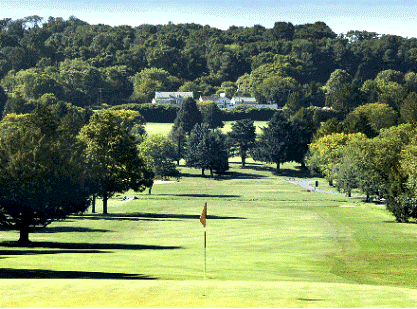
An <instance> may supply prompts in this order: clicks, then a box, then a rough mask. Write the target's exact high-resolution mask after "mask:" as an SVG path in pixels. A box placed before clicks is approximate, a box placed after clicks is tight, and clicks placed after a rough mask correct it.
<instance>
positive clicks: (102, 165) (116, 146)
mask: <svg viewBox="0 0 417 309" xmlns="http://www.w3.org/2000/svg"><path fill="white" fill-rule="evenodd" d="M136 113H137V112H136ZM137 114H138V113H137ZM131 121H132V117H131V113H127V112H123V111H103V112H97V113H95V114H94V115H93V116H92V117H91V118H90V121H89V123H88V124H87V125H85V126H84V127H83V128H82V129H81V132H80V134H79V136H78V138H79V139H80V141H82V142H84V143H85V144H86V145H87V148H86V160H87V163H88V165H89V168H90V171H91V172H90V176H91V179H92V182H93V183H94V184H95V186H96V193H97V195H98V196H101V197H102V198H103V213H107V199H108V198H109V197H111V196H112V195H113V194H115V193H116V192H124V191H126V190H129V189H133V190H135V191H143V190H144V189H145V187H146V186H149V185H150V181H151V178H152V175H151V174H150V172H149V171H148V170H147V169H146V167H145V165H144V162H143V161H142V159H140V158H139V153H138V149H137V148H136V144H135V141H134V139H133V138H132V136H130V134H129V123H130V122H131Z"/></svg>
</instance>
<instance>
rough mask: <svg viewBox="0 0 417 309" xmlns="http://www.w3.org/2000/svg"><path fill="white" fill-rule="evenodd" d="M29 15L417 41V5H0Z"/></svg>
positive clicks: (268, 0) (138, 1)
mask: <svg viewBox="0 0 417 309" xmlns="http://www.w3.org/2000/svg"><path fill="white" fill-rule="evenodd" d="M30 15H39V16H41V17H44V18H45V21H46V20H47V19H48V17H49V16H53V17H62V18H64V19H68V18H69V16H71V15H74V16H75V17H77V18H79V19H81V20H83V21H86V22H88V23H89V24H106V25H111V26H118V25H130V26H132V27H135V26H138V25H141V24H153V25H156V24H166V23H168V22H173V23H174V24H179V23H196V24H201V25H210V26H212V27H216V28H219V29H223V30H226V29H228V28H229V27H230V26H247V27H252V26H253V25H262V26H264V27H266V28H272V27H273V25H274V23H275V22H276V21H284V22H291V23H293V24H294V25H298V24H305V23H314V22H316V21H323V22H325V23H326V24H327V25H328V26H329V27H330V28H331V29H332V30H333V31H334V32H336V33H346V32H348V31H349V30H367V31H369V32H377V33H379V34H395V35H400V36H403V37H410V38H411V37H417V1H415V0H413V1H406V0H402V1H400V0H391V1H387V0H378V1H373V0H372V1H359V0H339V1H337V0H328V1H323V0H313V1H307V0H283V1H280V0H276V1H272V0H239V1H232V0H211V1H203V0H177V1H169V0H158V1H152V0H72V1H69V0H0V19H3V18H12V19H18V18H23V17H26V16H30Z"/></svg>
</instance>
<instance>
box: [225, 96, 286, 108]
mask: <svg viewBox="0 0 417 309" xmlns="http://www.w3.org/2000/svg"><path fill="white" fill-rule="evenodd" d="M230 104H231V106H232V107H236V106H238V105H239V104H247V105H250V106H253V107H256V108H258V107H268V108H273V109H278V104H258V102H257V101H256V99H255V98H254V97H240V96H239V97H233V98H232V100H231V101H230Z"/></svg>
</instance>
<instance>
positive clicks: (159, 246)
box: [0, 159, 417, 307]
mask: <svg viewBox="0 0 417 309" xmlns="http://www.w3.org/2000/svg"><path fill="white" fill-rule="evenodd" d="M231 161H232V162H231V170H230V171H229V173H228V174H227V175H224V176H222V177H221V178H219V179H210V178H202V177H200V171H199V170H193V169H188V168H185V167H180V169H181V171H182V173H183V177H182V178H181V179H180V181H179V182H172V183H161V184H155V186H154V188H153V190H152V195H148V194H147V193H145V192H143V193H134V192H127V193H126V194H123V195H135V196H136V197H137V199H135V200H133V201H131V202H122V201H121V198H122V196H123V195H119V196H116V197H114V198H113V199H111V200H110V203H109V214H108V215H102V214H100V213H96V214H92V213H91V211H90V212H89V213H86V214H84V215H77V216H72V217H70V218H69V219H68V220H66V221H62V222H57V223H53V224H51V225H50V226H48V227H47V228H45V229H44V230H40V231H38V232H36V233H33V234H31V235H30V239H31V240H32V242H33V244H32V246H29V247H23V248H21V247H18V246H16V244H15V242H14V241H16V240H17V239H18V233H17V232H12V231H6V230H0V278H1V279H0V307H415V304H416V303H417V279H416V277H417V267H416V265H417V256H416V254H415V248H416V245H415V244H416V237H417V225H416V224H397V223H395V222H394V218H393V217H392V216H391V215H390V214H389V213H388V212H387V211H386V210H385V208H384V207H382V206H378V205H374V204H365V203H363V202H362V201H361V200H360V199H355V198H347V197H345V196H343V195H335V194H325V193H318V192H313V191H309V190H306V189H304V188H302V187H300V186H298V185H296V184H293V183H291V182H289V181H288V180H289V179H298V178H300V177H302V174H301V173H300V172H299V171H298V169H297V167H294V166H293V165H292V164H284V165H283V168H282V171H281V174H280V175H278V176H277V175H273V174H272V173H271V170H272V169H273V168H272V166H270V165H263V164H257V163H254V162H252V161H249V164H248V167H247V168H245V169H242V168H241V167H240V164H239V163H240V162H239V160H238V159H234V160H231ZM312 180H315V179H312ZM322 182H323V180H322V179H320V184H321V183H322ZM205 202H207V203H208V220H207V275H206V280H204V249H203V232H204V229H203V227H202V225H201V224H200V222H199V220H198V219H199V215H200V213H201V211H202V208H203V205H204V203H205ZM97 208H98V211H101V204H100V203H99V204H98V207H97Z"/></svg>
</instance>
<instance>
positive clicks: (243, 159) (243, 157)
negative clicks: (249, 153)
mask: <svg viewBox="0 0 417 309" xmlns="http://www.w3.org/2000/svg"><path fill="white" fill-rule="evenodd" d="M241 158H242V166H243V167H245V165H246V156H245V155H242V156H241Z"/></svg>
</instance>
